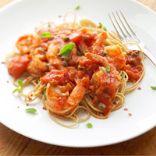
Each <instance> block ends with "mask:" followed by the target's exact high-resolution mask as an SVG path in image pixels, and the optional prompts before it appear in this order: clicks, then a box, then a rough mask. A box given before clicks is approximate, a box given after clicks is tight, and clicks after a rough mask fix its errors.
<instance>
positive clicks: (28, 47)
mask: <svg viewBox="0 0 156 156" xmlns="http://www.w3.org/2000/svg"><path fill="white" fill-rule="evenodd" d="M40 44H41V38H39V37H37V36H33V35H25V36H22V37H20V38H19V39H18V40H17V42H16V47H17V49H18V50H19V52H20V53H21V54H27V53H31V52H32V51H34V50H35V48H37V47H38V46H40Z"/></svg>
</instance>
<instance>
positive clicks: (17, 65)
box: [8, 55, 30, 79]
mask: <svg viewBox="0 0 156 156" xmlns="http://www.w3.org/2000/svg"><path fill="white" fill-rule="evenodd" d="M29 61H30V59H29V56H28V55H23V56H15V57H13V58H11V59H10V60H9V65H8V72H9V74H10V75H11V76H13V77H14V78H15V79H17V78H19V77H20V76H22V74H23V73H24V72H25V71H26V69H27V66H28V64H29Z"/></svg>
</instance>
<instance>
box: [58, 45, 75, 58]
mask: <svg viewBox="0 0 156 156" xmlns="http://www.w3.org/2000/svg"><path fill="white" fill-rule="evenodd" d="M74 46H75V44H74V43H69V44H66V45H65V46H64V47H62V49H61V50H60V53H61V55H68V54H69V53H70V52H71V51H72V50H73V48H74Z"/></svg>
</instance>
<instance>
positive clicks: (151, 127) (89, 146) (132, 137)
mask: <svg viewBox="0 0 156 156" xmlns="http://www.w3.org/2000/svg"><path fill="white" fill-rule="evenodd" d="M23 1H24V0H12V1H11V2H9V3H8V4H6V5H5V6H3V7H1V8H0V14H1V13H2V12H5V11H7V10H8V9H10V8H11V7H13V6H15V5H16V4H18V3H22V2H23ZM129 1H131V2H133V3H135V4H136V5H139V6H140V7H142V8H144V9H145V10H148V11H149V12H151V13H152V14H154V15H155V16H156V11H154V10H153V9H151V8H150V7H148V6H147V5H145V4H143V3H141V2H140V1H138V0H129ZM0 123H1V124H2V125H3V126H5V127H7V128H9V129H10V130H12V131H14V132H16V133H18V134H20V135H22V136H24V137H27V138H29V139H33V140H35V141H38V142H42V143H46V144H49V145H57V146H60V147H72V148H92V147H103V146H108V145H114V144H117V143H121V142H125V141H128V140H131V139H134V138H136V137H138V136H141V135H143V134H145V133H146V132H148V131H149V130H151V129H153V128H154V127H156V124H155V125H151V126H148V128H146V130H142V131H141V132H140V133H136V134H135V135H133V136H129V137H126V138H125V139H122V140H119V141H114V142H112V143H107V144H105V143H103V144H102V143H100V142H99V143H96V144H92V145H82V146H81V145H80V144H78V145H75V144H73V145H72V143H68V144H64V143H56V142H55V141H54V140H53V142H49V141H46V140H42V139H40V138H39V139H38V138H35V137H33V136H31V135H29V134H26V133H22V132H21V131H20V130H17V129H16V128H14V127H12V126H10V125H8V124H7V123H5V122H3V121H1V119H0Z"/></svg>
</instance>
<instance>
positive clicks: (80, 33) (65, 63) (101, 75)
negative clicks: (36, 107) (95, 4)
mask: <svg viewBox="0 0 156 156" xmlns="http://www.w3.org/2000/svg"><path fill="white" fill-rule="evenodd" d="M142 60H143V54H142V52H141V50H129V49H128V48H127V46H126V45H125V44H124V43H123V42H122V41H121V40H120V38H119V37H118V36H117V35H116V34H115V33H113V32H109V31H107V30H106V29H105V28H104V26H103V25H102V24H101V23H99V24H95V23H93V22H92V21H90V20H80V21H79V22H77V23H63V24H60V25H55V24H48V25H46V26H45V25H44V26H40V27H39V28H37V29H36V31H35V32H34V33H32V34H28V35H24V36H22V37H20V38H19V39H18V40H17V42H16V50H15V52H13V54H12V56H10V57H9V58H8V59H7V67H8V72H9V74H10V75H11V76H12V77H13V78H14V80H15V85H16V86H17V89H16V90H15V92H16V91H17V92H18V93H19V95H20V96H22V97H24V99H25V101H26V102H32V101H34V100H35V99H36V98H40V99H41V100H42V103H43V105H44V108H45V109H46V110H47V111H48V112H49V113H50V114H51V116H53V117H55V119H66V120H68V119H69V120H72V121H73V122H74V124H75V123H78V122H81V121H84V120H87V119H88V118H89V116H90V115H91V116H94V117H96V118H99V119H105V118H108V117H109V115H110V114H111V112H112V111H115V110H118V109H120V108H121V107H122V106H123V104H124V99H125V95H126V94H127V93H129V92H131V91H133V90H135V89H136V88H137V86H138V83H139V82H140V81H141V79H142V78H143V75H144V67H143V64H142ZM19 79H20V81H18V82H19V84H22V87H20V86H18V85H19V84H17V83H16V82H17V81H16V80H19ZM29 85H32V86H33V89H32V91H31V92H30V93H28V94H25V93H24V92H23V90H24V87H26V86H29ZM81 111H82V112H84V113H86V114H87V116H86V117H85V118H83V119H81V118H80V117H79V113H80V112H81Z"/></svg>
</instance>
